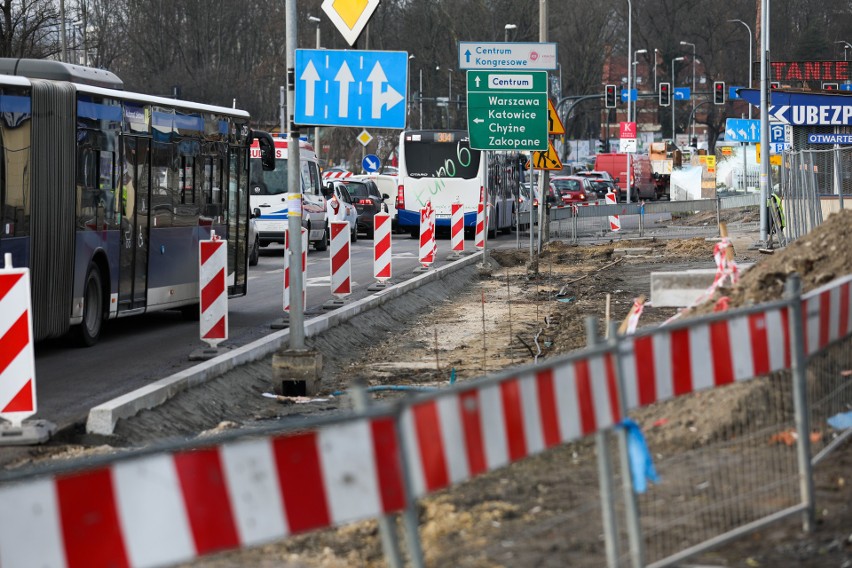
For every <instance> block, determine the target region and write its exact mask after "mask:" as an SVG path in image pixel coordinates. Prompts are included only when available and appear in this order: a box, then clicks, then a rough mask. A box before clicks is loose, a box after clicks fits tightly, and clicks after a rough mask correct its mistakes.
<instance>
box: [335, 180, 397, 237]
mask: <svg viewBox="0 0 852 568" xmlns="http://www.w3.org/2000/svg"><path fill="white" fill-rule="evenodd" d="M342 183H343V185H345V186H346V189H347V190H348V191H349V195H351V196H352V200H353V201H354V203H355V209H356V210H357V211H358V224H357V230H358V232H359V233H366V234H367V237H368V238H370V239H372V238H373V217H375V215H376V213H379V212H381V211H384V212H385V213H387V210H388V208H387V206H386V205H385V201H386V200H390V196H389V195H388V194H387V193H381V192H380V191H379V188H378V186H376V184H375V182H373V181H372V180H369V179H363V180H358V181H349V180H346V181H344V182H342Z"/></svg>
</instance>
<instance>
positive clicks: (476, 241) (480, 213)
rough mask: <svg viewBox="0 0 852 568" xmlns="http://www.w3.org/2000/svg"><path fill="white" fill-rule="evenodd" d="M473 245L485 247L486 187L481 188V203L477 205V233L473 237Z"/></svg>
mask: <svg viewBox="0 0 852 568" xmlns="http://www.w3.org/2000/svg"><path fill="white" fill-rule="evenodd" d="M473 246H475V247H476V248H477V250H482V249H484V248H485V189H484V188H483V189H480V190H479V205H477V206H476V234H475V235H474V237H473Z"/></svg>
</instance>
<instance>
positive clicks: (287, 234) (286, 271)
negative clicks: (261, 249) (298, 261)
mask: <svg viewBox="0 0 852 568" xmlns="http://www.w3.org/2000/svg"><path fill="white" fill-rule="evenodd" d="M301 234H302V307H303V308H304V307H305V302H306V301H307V290H308V284H307V282H306V279H305V275H306V274H307V273H308V230H307V229H305V228H304V227H302V229H301ZM284 248H285V252H284V312H285V313H288V314H289V313H290V230H289V229H285V230H284Z"/></svg>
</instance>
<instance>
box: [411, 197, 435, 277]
mask: <svg viewBox="0 0 852 568" xmlns="http://www.w3.org/2000/svg"><path fill="white" fill-rule="evenodd" d="M434 219H435V216H434V211H433V210H432V202H431V201H427V202H426V207H424V208H423V209H421V210H420V255H419V260H420V266H419V267H417V268H415V269H414V272H426V271H427V270H429V267H430V266H431V265H432V263H433V262H435V221H434Z"/></svg>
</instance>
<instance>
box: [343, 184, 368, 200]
mask: <svg viewBox="0 0 852 568" xmlns="http://www.w3.org/2000/svg"><path fill="white" fill-rule="evenodd" d="M346 189H347V190H349V195H351V196H352V197H353V198H355V199H366V198H368V197H370V193H371V192H370V189H369V188H368V187H367V184H365V183H360V182H357V181H351V182H349V183H347V184H346Z"/></svg>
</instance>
